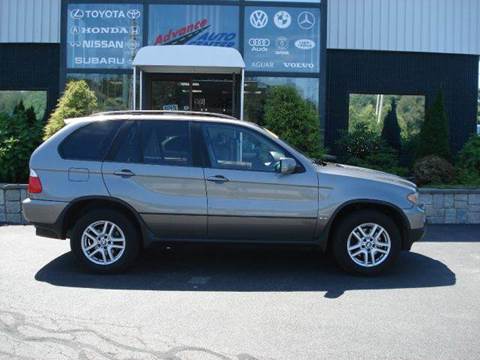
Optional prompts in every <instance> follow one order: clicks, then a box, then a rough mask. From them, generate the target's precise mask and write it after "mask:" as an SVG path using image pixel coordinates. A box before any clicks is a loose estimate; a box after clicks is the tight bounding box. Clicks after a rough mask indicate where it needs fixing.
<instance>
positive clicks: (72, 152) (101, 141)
mask: <svg viewBox="0 0 480 360" xmlns="http://www.w3.org/2000/svg"><path fill="white" fill-rule="evenodd" d="M121 123H122V122H121V121H118V120H115V121H99V122H95V123H91V124H88V125H86V126H84V127H82V128H80V129H78V130H76V131H74V132H73V133H72V134H70V135H69V136H68V137H67V138H66V139H65V140H64V141H63V142H62V143H61V144H60V147H59V149H58V150H59V153H60V156H61V157H62V158H64V159H71V160H93V161H101V160H103V158H104V157H105V154H106V153H107V151H108V148H109V147H110V144H111V143H112V140H113V137H114V136H115V133H116V131H117V129H118V127H119V126H120V125H121Z"/></svg>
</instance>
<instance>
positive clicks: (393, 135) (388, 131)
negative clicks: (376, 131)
mask: <svg viewBox="0 0 480 360" xmlns="http://www.w3.org/2000/svg"><path fill="white" fill-rule="evenodd" d="M382 139H383V140H384V141H385V143H386V144H387V145H388V146H390V147H391V148H392V149H394V150H396V151H398V152H400V150H401V148H402V138H401V137H400V126H399V125H398V118H397V103H396V102H395V98H393V99H392V108H391V109H390V111H389V112H388V114H387V116H386V117H385V121H384V122H383V129H382Z"/></svg>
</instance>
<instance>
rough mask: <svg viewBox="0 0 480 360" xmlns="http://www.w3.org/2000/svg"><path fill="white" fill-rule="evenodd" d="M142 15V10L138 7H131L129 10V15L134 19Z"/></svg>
mask: <svg viewBox="0 0 480 360" xmlns="http://www.w3.org/2000/svg"><path fill="white" fill-rule="evenodd" d="M140 15H141V14H140V10H138V9H130V10H128V11H127V16H128V17H129V18H130V19H132V20H134V19H138V18H139V17H140Z"/></svg>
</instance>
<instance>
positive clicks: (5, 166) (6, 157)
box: [0, 102, 43, 182]
mask: <svg viewBox="0 0 480 360" xmlns="http://www.w3.org/2000/svg"><path fill="white" fill-rule="evenodd" d="M42 125H43V124H42V121H41V120H39V119H37V118H36V116H35V111H34V109H33V108H32V107H30V108H28V109H25V107H24V105H23V103H22V102H20V103H19V104H18V105H17V106H16V107H15V109H14V111H13V113H12V114H11V115H10V114H5V113H3V114H0V181H1V182H25V181H26V180H27V178H28V162H29V159H30V155H31V154H32V152H33V150H35V148H36V147H37V146H38V145H39V144H40V141H41V138H42Z"/></svg>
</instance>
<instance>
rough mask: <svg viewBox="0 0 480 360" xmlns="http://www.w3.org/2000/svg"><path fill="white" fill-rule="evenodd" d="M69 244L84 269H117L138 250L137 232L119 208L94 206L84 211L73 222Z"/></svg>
mask: <svg viewBox="0 0 480 360" xmlns="http://www.w3.org/2000/svg"><path fill="white" fill-rule="evenodd" d="M105 224H107V225H106V231H105V234H104V233H103V230H104V227H105ZM112 224H113V225H112ZM112 228H113V230H112V231H111V236H109V235H108V233H110V230H111V229H112ZM122 238H123V241H122V240H121V239H122ZM70 248H71V249H72V253H73V254H74V256H75V257H76V259H77V260H78V261H79V263H80V264H81V265H82V266H83V267H84V268H86V269H87V270H89V271H92V272H96V273H101V274H111V273H119V272H122V271H125V270H126V269H127V268H128V267H129V266H131V265H132V264H133V263H134V262H135V260H136V258H137V256H138V253H139V250H140V235H139V233H138V231H137V228H136V226H135V224H134V223H133V222H132V221H131V220H130V219H129V218H128V217H127V216H125V215H124V214H122V213H121V212H118V211H115V210H110V209H97V210H92V211H89V212H87V213H86V214H85V215H83V216H82V217H81V218H80V219H79V220H78V221H77V222H76V223H75V226H74V227H73V230H72V235H71V238H70ZM87 254H88V255H89V256H88V255H87ZM104 256H105V257H104Z"/></svg>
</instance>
